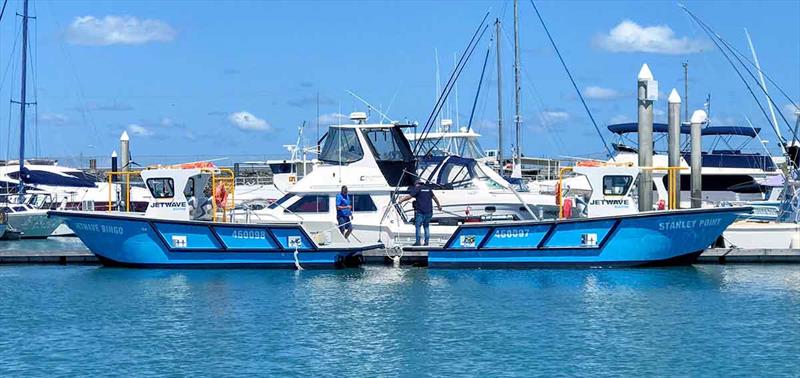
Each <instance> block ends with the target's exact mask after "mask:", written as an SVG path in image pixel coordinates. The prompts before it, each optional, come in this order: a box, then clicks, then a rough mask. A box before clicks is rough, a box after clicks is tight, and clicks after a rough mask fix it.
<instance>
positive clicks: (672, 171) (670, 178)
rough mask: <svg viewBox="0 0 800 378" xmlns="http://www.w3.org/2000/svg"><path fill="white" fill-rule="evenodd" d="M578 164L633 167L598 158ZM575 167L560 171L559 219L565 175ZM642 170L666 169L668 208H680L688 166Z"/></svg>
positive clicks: (656, 168) (557, 202) (557, 188)
mask: <svg viewBox="0 0 800 378" xmlns="http://www.w3.org/2000/svg"><path fill="white" fill-rule="evenodd" d="M577 166H583V167H598V168H601V167H632V166H633V163H609V162H601V161H596V160H587V161H581V162H578V164H577ZM573 168H574V167H562V168H561V169H559V172H558V182H557V183H556V187H555V195H556V205H557V206H558V219H564V202H563V196H564V193H563V192H564V190H563V180H564V175H565V174H567V173H569V172H573ZM638 168H639V169H640V170H642V171H666V172H667V197H668V201H667V204H666V205H667V208H668V209H678V208H679V207H680V204H679V203H678V193H680V171H681V170H686V169H688V168H687V167H638Z"/></svg>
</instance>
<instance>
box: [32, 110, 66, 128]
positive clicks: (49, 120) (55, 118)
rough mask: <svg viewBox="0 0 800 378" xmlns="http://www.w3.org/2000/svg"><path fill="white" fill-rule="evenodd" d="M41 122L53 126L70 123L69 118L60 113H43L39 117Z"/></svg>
mask: <svg viewBox="0 0 800 378" xmlns="http://www.w3.org/2000/svg"><path fill="white" fill-rule="evenodd" d="M39 121H41V122H43V123H46V124H51V125H63V124H65V123H67V122H69V117H67V116H65V115H63V114H59V113H43V114H42V115H40V116H39Z"/></svg>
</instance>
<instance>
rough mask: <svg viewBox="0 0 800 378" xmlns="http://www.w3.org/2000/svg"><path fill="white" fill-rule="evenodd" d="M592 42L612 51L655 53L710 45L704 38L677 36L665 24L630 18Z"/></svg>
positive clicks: (686, 51)
mask: <svg viewBox="0 0 800 378" xmlns="http://www.w3.org/2000/svg"><path fill="white" fill-rule="evenodd" d="M594 44H595V45H596V46H598V47H600V48H602V49H605V50H608V51H613V52H646V53H656V54H691V53H697V52H701V51H704V50H707V49H709V48H710V47H711V46H710V45H709V43H708V41H705V40H700V39H690V38H689V37H682V38H679V37H677V36H676V35H675V32H674V31H673V30H672V28H670V27H669V26H667V25H658V26H641V25H639V24H637V23H635V22H633V21H631V20H624V21H622V22H620V23H619V24H618V25H617V26H615V27H614V28H613V29H611V30H610V31H609V32H608V34H603V35H599V36H597V37H596V38H595V41H594Z"/></svg>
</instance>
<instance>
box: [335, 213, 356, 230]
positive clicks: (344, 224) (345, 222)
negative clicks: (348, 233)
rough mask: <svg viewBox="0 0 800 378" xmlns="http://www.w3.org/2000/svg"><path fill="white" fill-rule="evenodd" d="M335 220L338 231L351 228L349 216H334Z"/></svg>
mask: <svg viewBox="0 0 800 378" xmlns="http://www.w3.org/2000/svg"><path fill="white" fill-rule="evenodd" d="M336 221H337V222H339V231H342V232H344V231H345V230H352V229H353V223H352V222H350V217H336Z"/></svg>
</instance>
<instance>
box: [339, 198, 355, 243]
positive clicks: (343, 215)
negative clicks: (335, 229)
mask: <svg viewBox="0 0 800 378" xmlns="http://www.w3.org/2000/svg"><path fill="white" fill-rule="evenodd" d="M336 222H338V223H339V231H341V233H342V235H344V238H345V239H348V238H349V237H350V234H351V233H353V205H351V204H350V197H348V196H347V186H342V191H341V192H340V193H339V194H337V195H336ZM348 240H350V239H348Z"/></svg>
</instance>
